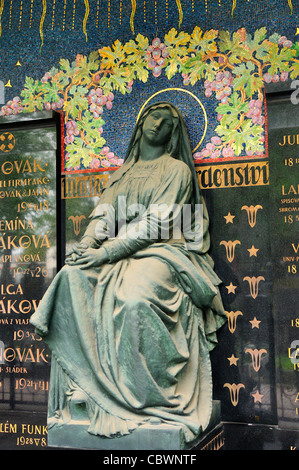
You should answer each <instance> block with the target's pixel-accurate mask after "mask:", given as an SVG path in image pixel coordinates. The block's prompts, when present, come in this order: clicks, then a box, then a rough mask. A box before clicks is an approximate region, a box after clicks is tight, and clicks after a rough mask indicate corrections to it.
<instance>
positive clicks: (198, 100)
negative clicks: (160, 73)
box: [137, 88, 208, 152]
mask: <svg viewBox="0 0 299 470" xmlns="http://www.w3.org/2000/svg"><path fill="white" fill-rule="evenodd" d="M167 91H182V92H183V93H187V94H188V95H190V96H192V98H194V99H195V101H197V103H198V104H199V106H200V107H201V109H202V112H203V115H204V120H205V125H204V131H203V134H202V137H201V139H200V141H199V142H198V144H197V145H196V147H195V148H194V149H193V150H192V152H195V150H197V149H198V147H199V146H200V144H201V143H202V141H203V139H204V138H205V135H206V132H207V128H208V117H207V113H206V110H205V108H204V105H203V104H202V102H201V101H200V99H199V98H197V96H195V95H194V94H193V93H191V91H189V90H185V89H184V88H165V89H163V90H159V91H157V92H156V93H154V94H153V95H152V96H150V97H149V98H148V99H147V100H146V102H145V103H144V104H143V106H142V107H141V109H140V111H139V114H138V116H137V121H138V119H139V117H140V114H141V113H142V111H143V110H144V108H145V107H146V105H147V104H148V103H149V101H151V100H152V99H153V98H154V97H155V96H157V95H160V94H161V93H165V92H167Z"/></svg>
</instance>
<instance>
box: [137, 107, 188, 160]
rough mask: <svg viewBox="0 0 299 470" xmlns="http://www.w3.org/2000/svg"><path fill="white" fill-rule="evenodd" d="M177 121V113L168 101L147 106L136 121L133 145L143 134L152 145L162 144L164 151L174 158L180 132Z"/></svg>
mask: <svg viewBox="0 0 299 470" xmlns="http://www.w3.org/2000/svg"><path fill="white" fill-rule="evenodd" d="M178 122H179V116H178V113H177V111H176V109H175V108H174V107H173V106H172V105H170V104H169V103H165V102H161V103H156V104H153V105H151V106H149V107H148V108H146V109H145V110H144V111H143V113H142V114H141V116H140V118H139V120H138V122H137V126H136V127H137V131H136V134H135V142H134V147H135V146H137V145H138V143H139V141H140V139H141V137H142V135H144V136H145V137H146V138H148V139H149V141H150V143H151V144H152V145H161V144H162V145H164V146H165V152H167V153H168V154H170V155H171V156H172V157H174V158H176V157H177V144H178V140H179V134H180V133H179V127H178ZM137 158H138V157H137Z"/></svg>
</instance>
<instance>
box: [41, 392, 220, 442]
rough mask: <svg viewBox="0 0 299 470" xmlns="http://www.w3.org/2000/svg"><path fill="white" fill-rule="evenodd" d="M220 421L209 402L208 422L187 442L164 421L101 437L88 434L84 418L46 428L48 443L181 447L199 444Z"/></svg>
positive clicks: (215, 406)
mask: <svg viewBox="0 0 299 470" xmlns="http://www.w3.org/2000/svg"><path fill="white" fill-rule="evenodd" d="M219 424H220V402H219V401H213V411H212V417H211V421H210V424H209V426H208V428H207V429H206V431H205V432H204V433H203V434H201V435H200V436H198V438H197V439H195V440H194V441H193V442H192V443H189V444H188V445H186V444H185V442H184V436H183V431H182V428H181V427H180V426H178V425H171V424H165V423H159V424H156V423H153V424H151V423H149V424H145V425H142V426H140V427H139V428H137V429H136V430H135V431H133V432H132V433H131V434H128V435H126V436H121V437H114V438H111V439H109V438H105V437H100V436H95V435H92V434H90V433H89V432H88V431H87V430H88V426H89V423H88V421H81V420H80V421H79V420H77V421H76V420H71V421H69V423H67V424H63V425H59V426H57V425H55V426H53V427H51V428H50V429H49V430H48V446H51V447H63V448H72V449H94V450H184V449H190V450H191V449H195V448H198V446H200V443H201V442H203V441H204V440H205V439H206V438H207V436H208V435H209V434H210V433H211V432H212V431H213V429H214V428H216V427H218V426H219Z"/></svg>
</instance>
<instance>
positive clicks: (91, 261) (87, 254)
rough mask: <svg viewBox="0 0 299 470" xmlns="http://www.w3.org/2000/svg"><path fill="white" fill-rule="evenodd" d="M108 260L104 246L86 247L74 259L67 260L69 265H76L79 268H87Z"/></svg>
mask: <svg viewBox="0 0 299 470" xmlns="http://www.w3.org/2000/svg"><path fill="white" fill-rule="evenodd" d="M107 261H108V254H107V252H106V250H105V249H104V248H87V249H86V250H85V251H83V252H82V253H81V254H80V255H76V259H74V260H69V261H68V263H67V264H69V265H70V266H78V267H79V268H80V269H89V268H95V267H98V266H101V265H102V264H104V263H106V262H107Z"/></svg>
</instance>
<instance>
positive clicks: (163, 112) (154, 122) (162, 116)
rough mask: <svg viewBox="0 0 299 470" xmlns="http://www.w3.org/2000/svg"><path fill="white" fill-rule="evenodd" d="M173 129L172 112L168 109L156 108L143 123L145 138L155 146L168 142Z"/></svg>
mask: <svg viewBox="0 0 299 470" xmlns="http://www.w3.org/2000/svg"><path fill="white" fill-rule="evenodd" d="M172 127H173V120H172V114H171V111H170V110H169V109H167V108H156V109H154V110H152V111H150V112H149V114H148V116H147V117H146V118H145V121H144V123H143V129H142V130H143V135H144V137H145V138H146V139H147V140H148V141H149V142H150V143H151V144H152V145H155V146H158V145H163V144H165V143H166V142H168V140H169V138H170V136H171V132H172Z"/></svg>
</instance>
